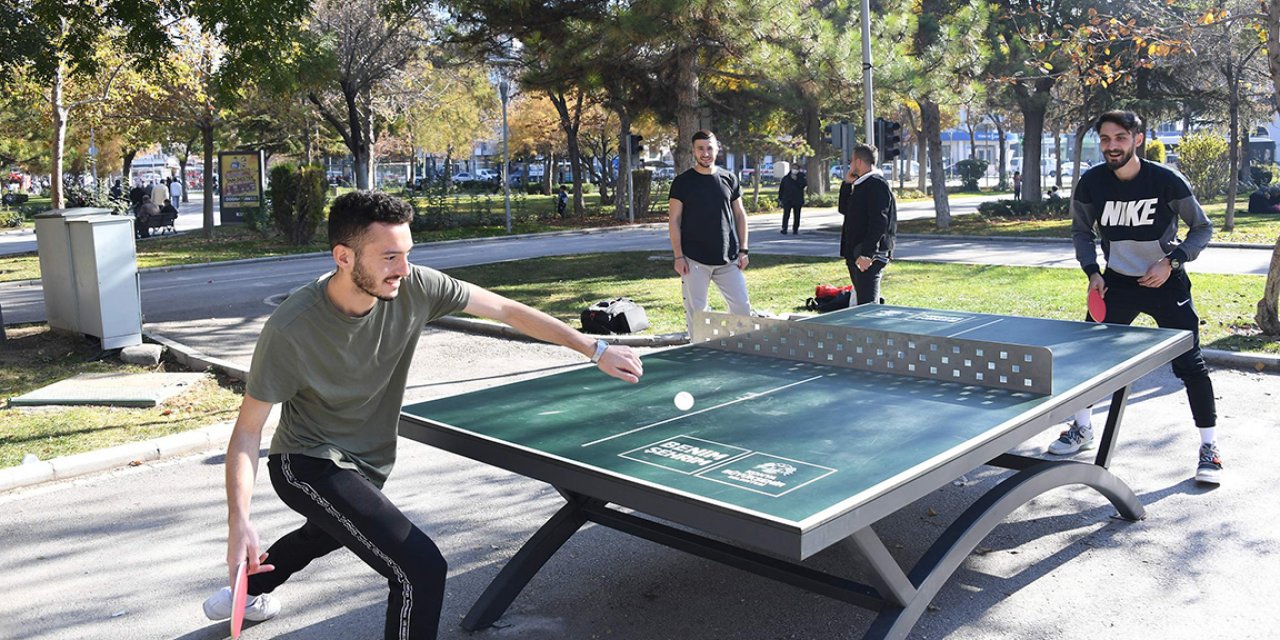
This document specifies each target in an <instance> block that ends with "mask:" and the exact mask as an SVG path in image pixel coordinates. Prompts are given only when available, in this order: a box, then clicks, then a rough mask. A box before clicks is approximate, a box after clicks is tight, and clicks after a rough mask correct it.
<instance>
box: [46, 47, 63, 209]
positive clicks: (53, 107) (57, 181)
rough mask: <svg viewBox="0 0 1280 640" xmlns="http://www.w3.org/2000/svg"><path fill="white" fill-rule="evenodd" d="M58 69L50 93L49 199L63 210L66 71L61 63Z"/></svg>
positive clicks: (55, 206) (54, 73) (53, 206)
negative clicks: (64, 91)
mask: <svg viewBox="0 0 1280 640" xmlns="http://www.w3.org/2000/svg"><path fill="white" fill-rule="evenodd" d="M56 67H57V68H56V69H55V70H54V72H53V86H52V87H51V88H50V89H51V90H50V92H49V107H50V115H51V116H52V119H53V141H52V144H51V145H50V148H49V155H50V156H51V157H50V159H49V165H50V175H49V197H50V199H51V200H52V202H51V204H50V206H52V208H54V209H62V208H64V207H65V206H66V198H65V196H64V194H63V193H62V157H63V154H64V152H65V147H66V144H67V110H66V108H65V107H63V106H62V99H63V79H64V78H63V76H64V73H65V69H64V68H63V64H62V62H61V61H59V62H58V64H57V65H56Z"/></svg>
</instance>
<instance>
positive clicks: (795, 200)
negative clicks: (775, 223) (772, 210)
mask: <svg viewBox="0 0 1280 640" xmlns="http://www.w3.org/2000/svg"><path fill="white" fill-rule="evenodd" d="M808 186H809V179H808V178H807V177H805V174H804V172H803V171H801V170H800V167H799V166H798V165H794V164H793V165H791V171H790V172H789V173H787V175H785V176H783V177H782V182H781V183H780V184H779V185H778V204H779V205H780V206H781V207H782V235H786V234H787V222H789V221H790V219H791V213H792V212H795V214H796V221H795V222H794V223H793V225H792V227H791V233H800V208H801V207H803V206H804V190H805V187H808Z"/></svg>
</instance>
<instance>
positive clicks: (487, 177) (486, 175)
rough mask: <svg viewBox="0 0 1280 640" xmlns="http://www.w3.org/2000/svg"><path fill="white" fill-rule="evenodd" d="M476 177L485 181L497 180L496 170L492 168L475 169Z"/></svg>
mask: <svg viewBox="0 0 1280 640" xmlns="http://www.w3.org/2000/svg"><path fill="white" fill-rule="evenodd" d="M476 179H477V180H483V181H485V182H497V181H498V172H497V171H495V170H493V169H478V170H476Z"/></svg>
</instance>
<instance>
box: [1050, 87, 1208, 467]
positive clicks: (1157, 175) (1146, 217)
mask: <svg viewBox="0 0 1280 640" xmlns="http://www.w3.org/2000/svg"><path fill="white" fill-rule="evenodd" d="M1093 129H1094V132H1095V133H1097V134H1098V141H1099V146H1100V148H1101V150H1102V154H1103V157H1104V159H1105V160H1106V163H1105V165H1097V166H1095V167H1093V168H1091V169H1089V170H1088V171H1086V172H1085V173H1084V175H1083V176H1080V184H1078V185H1076V186H1075V188H1074V189H1072V194H1071V238H1072V242H1073V244H1074V245H1075V251H1076V260H1077V261H1079V263H1080V267H1081V268H1082V269H1084V272H1085V273H1086V274H1087V275H1088V276H1089V289H1091V290H1097V291H1098V292H1099V293H1100V294H1102V296H1103V297H1104V299H1105V300H1106V303H1107V313H1106V318H1105V322H1108V323H1113V324H1129V323H1131V322H1133V320H1134V318H1136V317H1137V316H1138V314H1140V313H1145V314H1147V315H1148V316H1151V318H1152V319H1154V320H1155V321H1156V324H1157V325H1159V326H1161V327H1167V328H1171V329H1186V330H1187V331H1190V332H1192V334H1194V336H1195V342H1194V343H1193V345H1192V347H1191V349H1189V350H1188V351H1187V352H1186V353H1184V354H1182V355H1180V356H1178V357H1177V358H1174V359H1173V363H1172V365H1173V374H1174V375H1175V376H1177V377H1178V378H1179V379H1180V380H1182V383H1183V385H1185V386H1186V389H1187V400H1188V403H1189V404H1190V405H1191V415H1192V418H1193V419H1194V420H1195V424H1196V426H1197V427H1199V429H1198V430H1199V432H1200V451H1199V462H1198V466H1197V469H1196V476H1195V477H1196V480H1197V481H1199V482H1205V483H1209V484H1218V483H1219V482H1221V475H1222V459H1221V457H1220V456H1219V454H1218V446H1217V442H1216V425H1217V407H1216V403H1215V401H1214V397H1213V382H1212V381H1211V380H1210V379H1209V370H1208V368H1207V367H1206V366H1205V362H1204V357H1203V356H1202V355H1201V353H1200V318H1199V316H1198V315H1197V314H1196V309H1195V303H1194V302H1192V301H1191V280H1190V279H1189V278H1188V277H1187V273H1186V271H1184V270H1183V264H1184V263H1187V262H1190V261H1192V260H1195V259H1196V256H1198V255H1199V254H1200V252H1201V251H1202V250H1203V249H1204V248H1205V246H1206V245H1208V244H1209V238H1210V237H1211V236H1212V235H1213V225H1211V224H1210V223H1209V219H1208V218H1207V217H1206V216H1205V214H1204V209H1202V208H1201V207H1200V203H1199V202H1198V201H1196V197H1195V194H1193V193H1192V192H1191V185H1189V184H1188V183H1187V179H1186V178H1184V177H1182V175H1181V174H1179V173H1177V172H1175V171H1174V170H1172V169H1170V168H1168V167H1166V166H1164V165H1162V164H1159V163H1156V162H1150V161H1147V160H1144V159H1141V158H1139V157H1137V156H1136V155H1135V153H1134V152H1135V150H1136V149H1137V148H1138V147H1139V146H1141V145H1142V144H1143V142H1144V135H1143V127H1142V119H1141V118H1139V117H1138V116H1137V115H1136V114H1134V113H1133V112H1131V111H1108V112H1106V113H1104V114H1102V115H1100V116H1098V119H1097V121H1096V124H1095V125H1094V128H1093ZM1179 220H1182V221H1183V222H1186V223H1187V227H1188V230H1187V235H1186V239H1185V240H1183V241H1181V242H1179V241H1178V221H1179ZM1098 236H1101V238H1102V253H1103V255H1104V256H1105V258H1106V266H1107V269H1106V271H1105V272H1104V271H1102V269H1100V268H1099V267H1098V253H1097V248H1096V247H1095V245H1094V241H1095V240H1096V239H1097V237H1098ZM1086 319H1087V318H1086ZM1089 416H1090V410H1089V409H1084V410H1082V411H1080V412H1079V413H1077V414H1076V416H1075V419H1074V420H1072V422H1071V423H1070V424H1069V427H1068V429H1067V430H1066V431H1063V432H1062V434H1061V436H1060V437H1059V438H1058V439H1057V440H1056V441H1054V442H1053V443H1052V444H1051V445H1049V452H1050V453H1054V454H1058V455H1066V454H1070V453H1075V452H1076V451H1079V450H1081V449H1087V448H1089V447H1091V446H1092V445H1093V429H1092V425H1091V422H1090V417H1089Z"/></svg>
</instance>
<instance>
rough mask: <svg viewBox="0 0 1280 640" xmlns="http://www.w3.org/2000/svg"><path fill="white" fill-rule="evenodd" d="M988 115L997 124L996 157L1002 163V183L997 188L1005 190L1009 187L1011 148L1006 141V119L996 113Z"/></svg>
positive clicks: (1000, 169)
mask: <svg viewBox="0 0 1280 640" xmlns="http://www.w3.org/2000/svg"><path fill="white" fill-rule="evenodd" d="M987 117H988V118H990V119H991V122H992V123H994V124H995V125H996V158H997V160H998V161H999V163H1000V168H999V174H1000V184H998V185H996V188H997V189H999V190H1000V191H1004V190H1005V189H1008V188H1009V158H1008V154H1009V150H1008V148H1007V146H1006V145H1005V143H1004V121H1003V120H1001V119H1000V118H999V117H997V116H996V115H995V114H990V113H989V114H987Z"/></svg>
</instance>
